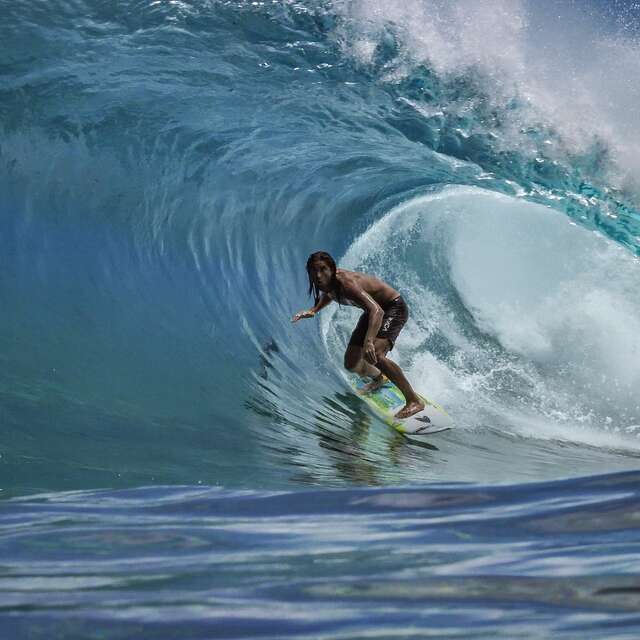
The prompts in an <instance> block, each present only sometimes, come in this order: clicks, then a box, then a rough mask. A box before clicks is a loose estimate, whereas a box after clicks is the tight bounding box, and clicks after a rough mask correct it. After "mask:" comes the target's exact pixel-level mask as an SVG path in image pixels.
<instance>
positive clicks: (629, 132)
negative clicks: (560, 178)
mask: <svg viewBox="0 0 640 640" xmlns="http://www.w3.org/2000/svg"><path fill="white" fill-rule="evenodd" d="M335 4H336V7H337V9H338V10H339V12H340V13H341V14H342V15H343V17H344V18H345V19H346V25H348V26H346V27H345V26H344V25H343V26H341V27H340V29H339V30H338V31H337V33H336V37H337V38H338V39H339V41H340V42H341V44H342V46H343V49H344V51H345V52H346V54H347V55H349V56H351V57H352V58H353V59H355V60H356V61H358V62H359V63H360V64H363V65H369V64H370V63H371V62H372V61H373V59H374V53H375V50H376V44H378V43H381V42H383V41H384V39H385V38H392V39H394V40H395V41H396V42H397V44H398V47H399V50H398V55H397V56H396V58H395V59H394V60H393V61H390V62H389V63H388V64H387V65H386V67H385V68H384V69H383V70H382V74H383V75H382V78H383V80H385V81H389V82H394V81H397V80H399V79H401V78H402V77H404V76H406V75H407V74H409V73H410V72H411V71H412V70H413V69H415V68H416V67H417V66H418V65H421V64H427V65H428V66H429V67H430V68H431V69H433V70H434V71H435V72H436V73H437V74H439V75H440V76H446V77H451V76H454V77H455V76H463V75H465V76H466V75H468V74H471V76H472V77H473V78H474V79H475V80H476V81H477V82H480V83H481V84H484V86H485V89H486V92H487V94H488V95H489V96H491V99H492V100H493V101H494V103H495V104H496V105H497V106H504V105H506V104H507V103H509V101H510V100H511V99H512V98H514V97H517V98H518V102H519V105H520V106H519V108H518V109H516V110H511V111H510V114H509V118H508V121H504V120H503V121H502V124H501V127H500V130H499V131H498V134H499V137H501V138H503V139H502V143H503V144H505V145H506V146H507V147H510V148H514V147H517V146H521V147H523V146H526V145H527V144H528V142H527V139H526V136H523V135H522V133H523V130H526V129H527V128H528V127H534V128H539V127H540V126H543V127H551V128H552V129H554V130H555V131H557V132H559V134H560V136H561V140H560V141H555V142H553V143H552V142H551V141H548V142H547V143H548V145H549V146H548V147H547V148H545V151H546V152H547V153H548V154H550V155H551V154H560V153H562V154H564V153H566V152H569V153H571V152H578V153H579V152H584V151H585V150H587V149H589V148H591V145H593V143H594V141H596V140H600V141H602V142H604V144H605V145H606V148H607V150H608V152H609V154H610V156H611V158H612V159H613V161H614V162H613V163H612V164H611V171H612V173H611V174H610V175H609V179H610V180H612V181H613V182H614V184H616V185H617V186H620V187H623V188H626V189H627V190H628V192H629V194H630V195H633V196H634V197H636V198H637V197H639V195H638V194H639V192H640V184H639V183H638V179H637V176H638V174H639V170H640V126H639V125H640V110H638V108H637V105H638V102H639V99H640V62H639V60H640V43H639V42H638V40H637V37H636V36H635V35H630V34H634V33H637V32H636V31H633V30H632V29H629V30H626V31H625V30H622V29H621V28H620V26H619V24H612V23H611V22H610V21H608V20H607V19H606V18H605V17H604V16H603V15H602V14H600V13H598V12H597V9H595V8H593V7H592V8H589V9H588V8H587V7H578V6H576V5H575V3H571V2H568V1H567V2H557V3H552V4H550V3H537V2H533V1H530V2H527V1H524V0H476V1H475V2H466V1H464V0H453V1H444V0H384V1H382V0H344V1H340V2H336V3H335ZM636 26H637V25H636ZM497 143H498V142H497V141H496V142H495V144H497ZM554 145H555V146H556V148H554ZM614 166H615V169H614Z"/></svg>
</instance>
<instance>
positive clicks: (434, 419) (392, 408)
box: [349, 376, 453, 436]
mask: <svg viewBox="0 0 640 640" xmlns="http://www.w3.org/2000/svg"><path fill="white" fill-rule="evenodd" d="M349 383H350V385H351V387H352V388H353V389H354V391H355V392H356V393H357V394H358V397H359V398H361V399H362V400H364V401H365V402H366V403H367V404H368V405H369V407H371V409H372V410H373V412H374V413H375V414H376V415H378V416H379V417H380V418H382V420H384V422H386V424H388V425H389V426H390V427H392V428H393V429H395V430H396V431H399V432H400V433H403V434H406V435H416V436H430V435H433V434H434V433H441V432H442V431H448V430H449V429H451V428H452V426H453V420H452V418H451V416H450V415H449V414H448V413H447V412H446V411H445V410H444V409H443V408H442V407H441V406H440V405H438V404H436V403H435V402H433V401H431V400H428V399H427V398H425V397H424V396H422V395H420V394H418V395H419V396H420V398H421V400H422V401H423V402H424V409H423V410H422V411H420V412H419V413H415V414H414V415H412V416H409V417H408V418H396V417H395V414H396V413H397V412H398V411H400V409H401V408H402V407H404V405H405V400H404V396H403V395H402V392H401V391H400V389H398V387H396V385H395V384H393V382H391V380H387V382H385V384H384V385H383V386H381V387H380V388H379V389H377V390H376V391H373V392H371V393H367V394H363V393H362V392H361V390H362V387H364V386H365V384H367V381H366V380H363V379H362V378H360V377H359V376H349Z"/></svg>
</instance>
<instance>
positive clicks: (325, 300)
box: [291, 293, 333, 322]
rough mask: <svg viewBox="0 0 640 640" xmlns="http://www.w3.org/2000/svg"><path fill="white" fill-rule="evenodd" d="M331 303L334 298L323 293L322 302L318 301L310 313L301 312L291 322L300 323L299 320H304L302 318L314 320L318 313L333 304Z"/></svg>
mask: <svg viewBox="0 0 640 640" xmlns="http://www.w3.org/2000/svg"><path fill="white" fill-rule="evenodd" d="M331 302H333V298H330V297H329V296H328V295H327V294H326V293H323V294H322V296H320V300H318V304H317V305H315V306H314V307H313V308H311V309H309V310H308V311H299V312H298V313H296V315H295V316H293V318H291V322H298V320H302V318H313V316H315V315H316V313H318V311H320V310H321V309H324V308H325V307H326V306H327V305H328V304H331Z"/></svg>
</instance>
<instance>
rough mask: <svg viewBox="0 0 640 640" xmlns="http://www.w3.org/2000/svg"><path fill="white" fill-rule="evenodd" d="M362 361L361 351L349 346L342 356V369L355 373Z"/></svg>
mask: <svg viewBox="0 0 640 640" xmlns="http://www.w3.org/2000/svg"><path fill="white" fill-rule="evenodd" d="M361 360H362V349H361V348H359V347H354V346H352V345H349V346H348V347H347V350H346V351H345V354H344V368H345V369H347V370H348V371H355V370H356V369H358V368H359V366H360V361H361Z"/></svg>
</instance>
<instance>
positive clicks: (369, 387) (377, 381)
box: [359, 373, 389, 395]
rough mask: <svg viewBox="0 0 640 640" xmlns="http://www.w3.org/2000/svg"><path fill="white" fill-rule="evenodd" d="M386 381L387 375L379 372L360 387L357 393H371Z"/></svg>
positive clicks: (387, 379)
mask: <svg viewBox="0 0 640 640" xmlns="http://www.w3.org/2000/svg"><path fill="white" fill-rule="evenodd" d="M388 381H389V378H387V376H385V375H384V373H381V374H380V375H379V376H378V377H377V378H374V379H373V380H372V381H371V382H368V383H367V384H365V385H364V387H362V388H361V389H360V391H359V393H360V394H362V395H366V394H367V393H373V392H374V391H377V390H378V389H379V388H380V387H383V386H384V385H385V384H386V383H387V382H388Z"/></svg>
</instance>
